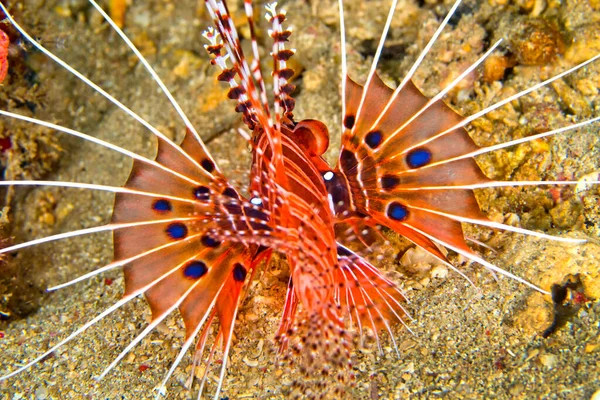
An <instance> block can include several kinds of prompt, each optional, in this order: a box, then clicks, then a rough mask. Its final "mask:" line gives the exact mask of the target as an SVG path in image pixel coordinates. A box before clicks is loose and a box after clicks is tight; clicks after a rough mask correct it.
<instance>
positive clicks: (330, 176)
mask: <svg viewBox="0 0 600 400" xmlns="http://www.w3.org/2000/svg"><path fill="white" fill-rule="evenodd" d="M334 176H335V174H334V173H333V171H327V172H325V173H323V180H324V181H327V182H329V181H330V180H332V179H333V177H334Z"/></svg>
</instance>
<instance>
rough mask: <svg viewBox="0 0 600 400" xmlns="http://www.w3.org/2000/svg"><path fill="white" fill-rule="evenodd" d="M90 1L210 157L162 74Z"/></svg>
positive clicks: (99, 8)
mask: <svg viewBox="0 0 600 400" xmlns="http://www.w3.org/2000/svg"><path fill="white" fill-rule="evenodd" d="M88 1H89V2H90V3H91V4H92V5H93V6H94V8H95V9H96V10H98V12H99V13H100V15H102V17H103V18H104V19H105V20H106V22H108V23H109V24H110V26H111V27H112V28H113V30H114V31H115V32H116V33H117V34H118V35H119V36H120V37H121V39H123V42H125V44H126V45H127V47H129V49H131V51H132V52H133V53H134V54H135V56H136V57H137V59H138V60H139V61H140V62H141V63H142V64H143V65H144V67H145V68H146V70H147V71H148V73H149V74H150V75H151V76H152V79H154V81H155V82H156V84H157V85H158V86H159V87H160V90H161V91H162V92H163V93H164V94H165V96H167V98H168V99H169V102H170V103H171V105H172V106H173V108H174V109H175V111H176V112H177V114H178V115H179V117H180V118H181V120H182V121H183V123H184V124H185V126H186V128H188V129H189V130H190V131H191V132H192V134H193V135H194V137H195V138H196V140H197V141H198V143H199V144H200V147H202V150H203V151H204V153H206V155H207V156H208V157H210V154H209V153H208V150H207V149H206V146H205V145H204V141H203V140H202V138H201V137H200V135H199V134H198V132H197V131H196V129H195V128H194V126H193V125H192V123H191V121H190V120H189V118H188V117H187V115H186V114H185V112H184V111H183V109H182V108H181V106H180V105H179V103H178V102H177V100H175V97H173V95H172V94H171V91H170V90H169V89H168V88H167V86H166V85H165V84H164V82H163V81H162V79H161V78H160V76H158V74H157V73H156V71H155V70H154V68H152V66H151V65H150V63H149V62H148V61H147V60H146V58H145V57H144V56H143V55H142V53H141V52H140V51H139V50H138V48H137V47H136V46H135V45H134V44H133V42H132V41H131V40H130V39H129V38H128V37H127V35H125V33H124V32H123V30H122V29H121V28H119V26H118V25H117V24H116V23H115V22H114V21H113V20H112V18H111V17H110V16H109V15H108V14H106V12H105V11H104V10H103V9H102V7H100V6H99V5H98V3H96V2H95V1H94V0H88ZM213 161H214V160H213ZM215 168H216V169H217V170H218V168H219V167H218V166H217V165H216V164H215Z"/></svg>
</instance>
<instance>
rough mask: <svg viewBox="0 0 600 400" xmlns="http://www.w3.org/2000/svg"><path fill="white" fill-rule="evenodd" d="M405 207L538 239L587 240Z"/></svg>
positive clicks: (559, 240) (576, 242) (564, 241)
mask: <svg viewBox="0 0 600 400" xmlns="http://www.w3.org/2000/svg"><path fill="white" fill-rule="evenodd" d="M406 207H407V208H412V209H415V210H421V211H425V212H428V213H431V214H436V215H441V216H443V217H446V218H450V219H452V220H454V221H458V222H464V223H467V224H474V225H481V226H485V227H488V228H493V229H501V230H504V231H509V232H515V233H520V234H522V235H527V236H533V237H536V238H540V239H547V240H552V241H555V242H563V243H571V244H581V243H585V242H587V240H585V239H573V238H565V237H560V236H553V235H548V234H546V233H541V232H536V231H531V230H528V229H523V228H517V227H515V226H511V225H506V224H501V223H498V222H494V221H490V220H481V219H474V218H465V217H460V216H458V215H454V214H450V213H445V212H441V211H436V210H431V209H428V208H423V207H415V206H411V205H407V206H406ZM406 225H407V226H410V225H409V224H406ZM411 228H412V226H411Z"/></svg>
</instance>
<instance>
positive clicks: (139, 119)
mask: <svg viewBox="0 0 600 400" xmlns="http://www.w3.org/2000/svg"><path fill="white" fill-rule="evenodd" d="M0 9H2V11H3V12H4V14H5V15H6V18H7V19H8V20H9V21H10V22H11V24H12V25H13V26H14V27H15V29H17V30H18V31H19V32H20V33H21V35H23V37H24V38H25V39H27V41H29V42H30V43H31V44H32V45H33V46H34V47H35V48H37V49H38V50H39V51H40V52H42V53H43V54H44V55H46V56H47V57H49V58H50V59H52V60H53V61H54V62H56V63H57V64H58V65H60V66H61V67H63V68H64V69H65V70H67V71H68V72H70V73H71V74H72V75H74V76H75V77H77V78H78V79H79V80H81V81H82V82H83V83H85V84H86V85H88V86H89V87H91V88H92V89H94V90H95V91H96V92H98V93H99V94H100V95H102V96H103V97H104V98H106V99H107V100H108V101H110V102H111V103H113V104H114V105H115V106H117V107H118V108H119V109H121V110H122V111H123V112H125V113H126V114H127V115H129V116H130V117H132V118H133V119H135V120H136V121H137V122H139V123H140V124H142V125H143V126H144V127H145V128H146V129H148V130H149V131H150V132H152V134H154V135H155V136H156V137H158V138H160V139H162V140H164V141H165V142H166V143H167V144H169V145H170V146H171V147H173V148H174V149H175V150H177V151H178V152H179V153H181V154H182V155H183V156H184V157H186V158H187V159H188V160H190V161H191V162H192V163H194V164H195V165H196V166H197V167H198V169H199V170H200V171H202V172H203V173H204V174H206V175H207V176H209V177H212V175H211V174H210V173H208V172H207V171H206V170H205V169H203V168H202V167H201V166H200V164H198V161H196V160H194V159H193V158H192V157H191V156H190V155H189V154H188V153H186V152H185V151H184V150H183V149H182V148H181V147H179V146H178V145H176V144H175V143H174V142H173V141H172V140H171V139H169V138H168V137H167V136H165V135H164V134H163V133H162V132H160V131H159V130H158V129H156V128H155V127H154V126H152V125H151V124H150V123H149V122H148V121H146V120H144V119H143V118H142V117H140V116H139V115H138V114H136V113H135V112H133V111H132V110H131V109H130V108H128V107H127V106H125V105H124V104H123V103H121V102H120V101H119V100H117V99H116V98H115V97H113V96H112V95H111V94H110V93H108V92H106V91H105V90H104V89H102V88H101V87H100V86H98V85H96V84H95V83H94V82H92V81H91V80H90V79H89V78H87V77H86V76H84V75H83V74H82V73H80V72H79V71H77V70H76V69H75V68H73V67H71V66H70V65H69V64H67V63H66V62H65V61H63V60H62V59H61V58H59V57H58V56H56V55H55V54H53V53H52V52H51V51H49V50H48V49H46V48H45V47H44V46H42V45H41V44H40V43H38V42H37V41H36V40H35V39H34V38H32V37H31V36H30V35H29V34H28V33H27V32H26V31H25V29H23V28H22V27H21V26H20V25H19V24H18V23H17V21H15V19H14V18H13V17H12V15H10V14H9V12H8V10H7V9H6V7H5V6H4V4H2V3H0Z"/></svg>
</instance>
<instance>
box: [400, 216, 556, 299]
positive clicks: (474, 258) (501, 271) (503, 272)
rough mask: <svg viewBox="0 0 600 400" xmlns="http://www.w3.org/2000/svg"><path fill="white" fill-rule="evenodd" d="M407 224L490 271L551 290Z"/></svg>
mask: <svg viewBox="0 0 600 400" xmlns="http://www.w3.org/2000/svg"><path fill="white" fill-rule="evenodd" d="M405 225H406V226H408V227H410V228H411V229H413V230H415V231H417V232H419V233H420V234H421V235H423V236H426V237H427V238H429V239H430V240H431V241H433V242H435V243H438V244H440V245H442V246H444V247H446V248H448V249H450V250H452V251H454V252H456V253H458V254H460V255H462V256H464V257H466V258H467V259H469V260H471V261H474V262H476V263H478V264H481V265H483V266H484V267H485V268H487V269H488V270H490V271H493V272H497V273H499V274H501V275H504V276H506V277H507V278H510V279H512V280H514V281H517V282H520V283H522V284H524V285H525V286H528V287H530V288H532V289H534V290H535V291H537V292H540V293H543V294H550V292H548V291H546V290H544V289H542V288H540V287H538V286H536V285H534V284H533V283H531V282H529V281H527V280H525V279H523V278H521V277H519V276H517V275H515V274H512V273H510V272H508V271H506V270H504V269H502V268H500V267H497V266H495V265H494V264H492V263H490V262H487V261H485V260H484V259H483V258H481V257H479V256H477V255H475V254H474V253H470V252H467V251H464V250H462V249H460V248H458V247H454V246H452V245H451V244H448V243H446V242H444V241H443V240H440V239H438V238H437V237H435V236H432V235H429V234H428V233H425V232H423V231H421V230H420V229H417V228H415V227H414V226H412V225H410V224H405Z"/></svg>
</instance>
